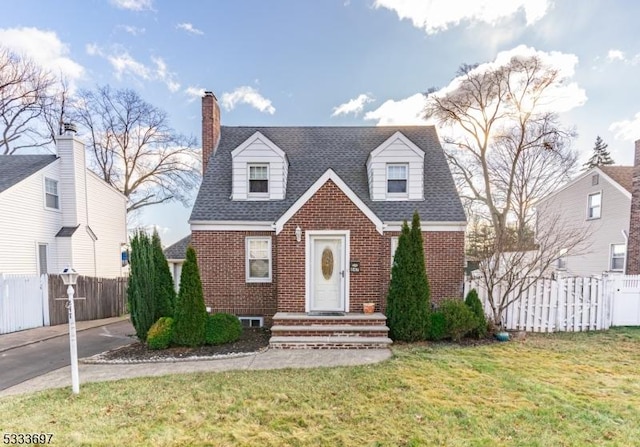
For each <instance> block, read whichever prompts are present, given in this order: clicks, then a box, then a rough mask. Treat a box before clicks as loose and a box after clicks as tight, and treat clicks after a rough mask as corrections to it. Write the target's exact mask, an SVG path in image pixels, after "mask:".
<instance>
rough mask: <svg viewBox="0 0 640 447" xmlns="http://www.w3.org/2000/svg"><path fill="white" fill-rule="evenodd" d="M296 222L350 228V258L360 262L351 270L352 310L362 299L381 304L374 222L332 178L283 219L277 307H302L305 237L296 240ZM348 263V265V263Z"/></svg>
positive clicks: (309, 227)
mask: <svg viewBox="0 0 640 447" xmlns="http://www.w3.org/2000/svg"><path fill="white" fill-rule="evenodd" d="M297 226H300V228H301V229H302V230H303V232H306V231H307V230H350V238H349V240H350V245H351V247H350V250H351V253H350V261H359V262H360V273H351V274H350V283H349V288H350V292H349V301H350V311H351V312H362V303H366V302H373V303H376V310H378V311H379V310H380V306H381V304H382V301H381V295H380V287H379V284H380V279H379V278H380V269H381V261H382V259H388V258H384V257H381V251H380V250H381V239H382V237H381V236H380V234H379V233H378V232H377V231H376V227H375V225H374V224H373V223H372V222H371V221H370V220H369V218H368V217H367V216H365V215H364V213H363V212H362V211H360V210H359V209H358V207H356V206H355V205H354V204H353V202H351V200H349V198H348V197H347V196H346V195H345V194H344V193H343V192H342V191H341V190H340V188H338V187H337V186H336V185H335V184H334V183H333V182H332V181H328V182H327V183H326V184H325V185H323V186H322V187H321V188H320V189H319V190H318V191H317V192H316V194H314V196H313V197H312V198H311V199H309V201H308V202H307V203H305V204H304V205H303V206H302V208H300V210H298V212H297V213H296V214H295V215H294V216H293V217H292V218H291V219H290V220H289V222H287V223H286V225H285V226H284V229H283V230H282V232H281V233H280V234H279V235H278V260H279V262H278V266H277V271H278V277H279V278H281V280H280V282H279V283H278V310H281V311H284V312H304V310H305V261H304V260H305V240H304V235H303V239H302V241H301V242H296V238H295V229H296V227H297ZM347 267H348V266H347Z"/></svg>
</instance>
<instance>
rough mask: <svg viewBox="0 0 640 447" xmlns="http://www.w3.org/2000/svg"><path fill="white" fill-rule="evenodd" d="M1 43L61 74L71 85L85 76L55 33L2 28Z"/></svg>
mask: <svg viewBox="0 0 640 447" xmlns="http://www.w3.org/2000/svg"><path fill="white" fill-rule="evenodd" d="M0 42H2V46H3V47H5V48H7V49H9V50H11V51H13V52H15V53H18V54H21V55H23V56H26V57H28V58H29V59H31V60H32V61H34V62H35V63H36V64H38V65H40V66H42V67H43V68H45V69H47V70H50V71H51V72H52V73H53V74H55V75H58V74H61V75H62V76H64V77H65V78H66V79H67V80H69V81H70V82H71V83H73V81H74V80H77V79H80V78H82V77H83V76H84V72H85V69H84V67H83V66H82V65H80V64H79V63H77V62H75V61H74V60H72V59H71V58H70V57H69V47H68V46H67V45H66V44H64V43H63V42H62V41H61V40H60V39H59V38H58V35H57V34H56V33H55V32H54V31H43V30H40V29H38V28H28V27H25V28H0Z"/></svg>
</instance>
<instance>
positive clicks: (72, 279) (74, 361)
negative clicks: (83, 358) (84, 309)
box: [60, 267, 80, 394]
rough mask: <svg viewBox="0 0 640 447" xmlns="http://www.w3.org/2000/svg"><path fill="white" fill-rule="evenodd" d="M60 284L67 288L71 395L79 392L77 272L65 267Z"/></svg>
mask: <svg viewBox="0 0 640 447" xmlns="http://www.w3.org/2000/svg"><path fill="white" fill-rule="evenodd" d="M60 276H62V282H63V283H64V285H65V286H68V287H67V297H68V298H69V301H68V302H67V309H69V350H70V353H71V389H72V390H73V394H78V393H79V392H80V378H79V376H78V345H77V343H76V310H75V307H74V305H73V292H74V290H73V286H75V285H76V281H77V280H78V272H76V271H75V270H74V269H73V268H71V267H67V268H66V269H64V270H63V271H62V273H61V274H60Z"/></svg>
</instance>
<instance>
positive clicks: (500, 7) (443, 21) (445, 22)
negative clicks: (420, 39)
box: [374, 0, 552, 34]
mask: <svg viewBox="0 0 640 447" xmlns="http://www.w3.org/2000/svg"><path fill="white" fill-rule="evenodd" d="M551 4H552V1H551V0H458V1H456V2H455V5H452V2H451V0H375V3H374V7H375V8H387V9H390V10H392V11H395V12H396V14H398V17H399V18H400V19H401V20H402V19H409V20H411V22H412V23H413V26H415V27H416V28H421V29H424V30H425V31H426V32H427V34H436V33H438V32H441V31H446V30H447V29H448V28H449V27H450V26H457V25H459V24H460V23H461V22H463V21H467V22H471V23H473V22H484V23H488V24H490V25H496V24H497V23H498V22H499V21H500V20H503V19H506V18H508V17H511V16H513V15H515V14H516V13H518V12H519V11H520V10H521V9H522V10H524V14H525V18H526V23H527V25H532V24H534V23H535V22H537V21H538V20H540V19H541V18H542V17H544V15H545V14H546V13H547V11H548V10H549V7H550V6H551Z"/></svg>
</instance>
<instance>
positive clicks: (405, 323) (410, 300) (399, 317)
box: [387, 213, 429, 341]
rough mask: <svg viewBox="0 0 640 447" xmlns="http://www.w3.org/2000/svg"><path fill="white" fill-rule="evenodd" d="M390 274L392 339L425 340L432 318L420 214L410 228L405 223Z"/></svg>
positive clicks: (388, 302)
mask: <svg viewBox="0 0 640 447" xmlns="http://www.w3.org/2000/svg"><path fill="white" fill-rule="evenodd" d="M391 273H392V276H391V282H390V284H389V294H388V296H387V323H388V324H389V332H390V333H389V335H390V336H391V338H392V339H393V340H402V341H416V340H423V339H424V338H425V336H426V334H425V329H426V326H427V321H428V320H427V319H428V316H429V281H428V279H427V275H426V270H425V263H424V249H423V246H422V232H421V230H420V217H419V216H418V214H417V213H415V214H414V216H413V220H412V223H411V229H409V226H408V225H407V222H406V221H405V222H404V223H403V224H402V233H401V235H400V238H399V240H398V248H397V250H396V253H395V257H394V261H393V267H392V269H391Z"/></svg>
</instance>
